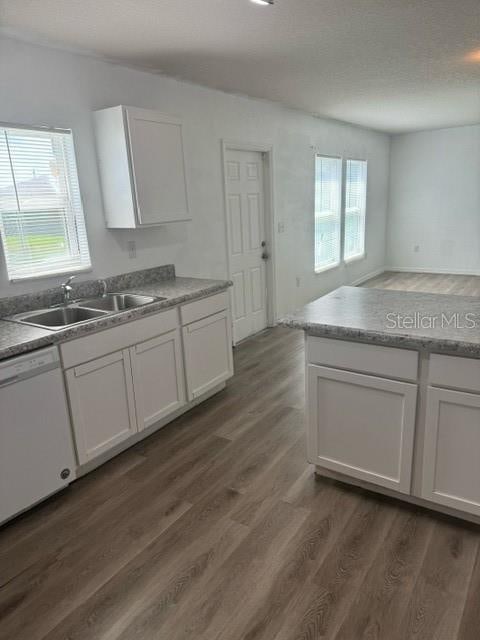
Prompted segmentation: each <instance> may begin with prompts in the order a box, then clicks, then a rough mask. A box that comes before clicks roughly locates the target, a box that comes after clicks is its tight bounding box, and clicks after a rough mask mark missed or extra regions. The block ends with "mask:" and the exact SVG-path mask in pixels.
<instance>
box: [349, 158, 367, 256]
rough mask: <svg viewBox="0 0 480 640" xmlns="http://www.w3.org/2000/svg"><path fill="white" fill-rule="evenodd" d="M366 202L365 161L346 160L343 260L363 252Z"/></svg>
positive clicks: (361, 254) (360, 254)
mask: <svg viewBox="0 0 480 640" xmlns="http://www.w3.org/2000/svg"><path fill="white" fill-rule="evenodd" d="M366 203H367V163H366V161H365V160H347V163H346V172H345V237H344V238H345V241H344V251H343V254H344V260H352V259H353V258H359V257H361V256H363V254H364V253H365V212H366Z"/></svg>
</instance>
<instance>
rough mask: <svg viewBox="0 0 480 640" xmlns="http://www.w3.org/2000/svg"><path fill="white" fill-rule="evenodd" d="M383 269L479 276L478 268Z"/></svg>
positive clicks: (386, 268)
mask: <svg viewBox="0 0 480 640" xmlns="http://www.w3.org/2000/svg"><path fill="white" fill-rule="evenodd" d="M383 271H398V272H400V273H431V274H433V275H435V274H438V275H452V276H480V269H470V270H469V269H437V268H434V267H431V268H430V267H415V268H413V267H385V268H384V269H383Z"/></svg>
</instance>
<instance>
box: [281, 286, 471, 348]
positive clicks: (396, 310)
mask: <svg viewBox="0 0 480 640" xmlns="http://www.w3.org/2000/svg"><path fill="white" fill-rule="evenodd" d="M280 324H282V325H284V326H287V327H292V328H295V329H303V330H304V331H306V332H307V333H308V334H310V335H315V336H322V337H326V338H338V339H343V340H356V341H361V342H370V343H373V344H384V345H389V346H394V347H406V348H413V349H420V350H426V351H434V352H437V353H449V354H455V355H462V356H467V357H473V358H480V298H477V297H470V296H451V295H443V294H433V293H417V292H413V291H388V290H384V289H370V288H361V287H340V288H339V289H336V290H335V291H332V292H331V293H329V294H327V295H326V296H323V297H322V298H318V300H314V301H313V302H311V303H309V304H307V305H306V306H305V307H303V309H299V310H298V311H295V312H293V313H292V314H290V315H288V316H286V317H285V318H283V319H282V320H281V321H280Z"/></svg>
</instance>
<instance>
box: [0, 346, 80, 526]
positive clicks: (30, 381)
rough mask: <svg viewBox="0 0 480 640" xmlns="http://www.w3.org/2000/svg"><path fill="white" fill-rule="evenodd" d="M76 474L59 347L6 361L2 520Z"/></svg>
mask: <svg viewBox="0 0 480 640" xmlns="http://www.w3.org/2000/svg"><path fill="white" fill-rule="evenodd" d="M74 477H75V453H74V449H73V441H72V434H71V428H70V418H69V414H68V408H67V400H66V395H65V387H64V382H63V375H62V372H61V370H60V361H59V356H58V349H57V347H48V348H47V349H41V350H39V351H34V352H32V353H27V354H25V355H22V356H18V357H14V358H10V359H8V360H5V361H3V362H0V523H2V522H4V521H5V520H8V519H10V518H12V517H13V516H14V515H15V514H17V513H20V512H21V511H24V510H25V509H27V508H28V507H30V506H32V505H33V504H35V503H37V502H39V501H40V500H42V499H43V498H46V497H47V496H49V495H51V494H52V493H55V492H56V491H58V490H59V489H62V488H63V487H65V486H66V485H68V484H69V483H70V482H71V481H72V480H73V479H74Z"/></svg>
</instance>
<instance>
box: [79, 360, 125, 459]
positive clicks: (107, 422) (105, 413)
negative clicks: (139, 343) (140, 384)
mask: <svg viewBox="0 0 480 640" xmlns="http://www.w3.org/2000/svg"><path fill="white" fill-rule="evenodd" d="M66 381H67V390H68V397H69V400H70V411H71V416H72V423H73V431H74V436H75V444H76V449H77V455H78V461H79V463H80V464H83V463H85V462H88V461H89V460H91V459H92V458H95V457H96V456H99V455H100V454H102V453H104V452H105V451H108V450H109V449H111V448H112V447H115V446H116V445H118V444H119V443H120V442H123V441H124V440H127V439H128V438H129V437H130V436H132V435H133V434H134V433H135V432H136V431H137V424H136V418H135V404H134V391H133V381H132V372H131V366H130V353H129V351H128V349H123V350H122V351H117V352H115V353H111V354H109V355H107V356H104V357H102V358H97V359H96V360H93V361H92V362H87V363H85V364H82V365H79V366H78V367H73V368H72V369H69V370H68V371H67V372H66Z"/></svg>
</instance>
